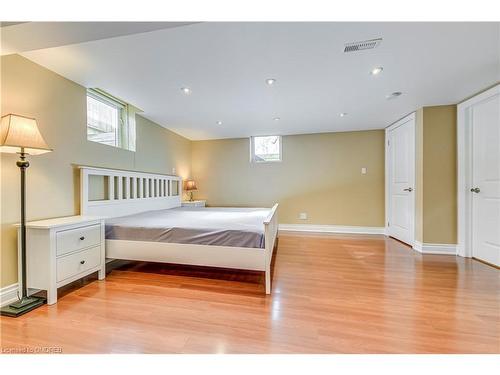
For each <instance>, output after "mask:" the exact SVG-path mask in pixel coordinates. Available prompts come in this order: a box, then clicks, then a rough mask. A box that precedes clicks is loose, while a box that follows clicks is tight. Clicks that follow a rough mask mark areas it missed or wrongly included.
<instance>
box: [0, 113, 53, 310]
mask: <svg viewBox="0 0 500 375" xmlns="http://www.w3.org/2000/svg"><path fill="white" fill-rule="evenodd" d="M50 151H52V150H51V149H50V148H49V147H48V146H47V143H45V141H44V139H43V137H42V135H41V134H40V131H39V130H38V126H37V123H36V120H35V119H33V118H29V117H24V116H19V115H12V114H9V115H6V116H3V117H2V120H1V123H0V152H6V153H17V154H19V160H18V161H17V163H16V165H17V166H18V167H19V169H20V171H21V225H20V228H19V235H20V244H21V268H22V269H21V275H22V280H21V282H22V293H21V296H19V300H18V301H16V302H14V303H11V304H10V305H8V306H5V307H3V308H2V309H1V310H0V311H1V315H7V316H14V317H17V316H20V315H22V314H25V313H27V312H28V311H31V310H33V309H35V308H37V307H38V306H40V305H42V304H43V303H44V302H45V298H40V297H31V296H28V286H27V283H26V169H27V168H28V167H29V165H30V163H29V162H28V161H27V160H26V156H27V155H40V154H44V153H46V152H50Z"/></svg>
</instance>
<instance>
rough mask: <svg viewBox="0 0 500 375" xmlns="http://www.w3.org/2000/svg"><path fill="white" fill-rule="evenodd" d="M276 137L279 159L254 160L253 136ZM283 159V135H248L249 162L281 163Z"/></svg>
mask: <svg viewBox="0 0 500 375" xmlns="http://www.w3.org/2000/svg"><path fill="white" fill-rule="evenodd" d="M265 137H278V142H279V159H277V160H256V159H255V147H254V146H255V138H265ZM282 161H283V137H282V136H281V135H255V136H251V137H250V163H256V164H266V163H281V162H282Z"/></svg>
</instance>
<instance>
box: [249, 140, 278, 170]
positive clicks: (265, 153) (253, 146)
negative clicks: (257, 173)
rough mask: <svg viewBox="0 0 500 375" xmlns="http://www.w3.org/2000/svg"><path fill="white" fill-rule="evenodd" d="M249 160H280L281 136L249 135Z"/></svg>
mask: <svg viewBox="0 0 500 375" xmlns="http://www.w3.org/2000/svg"><path fill="white" fill-rule="evenodd" d="M250 161H251V162H253V163H269V162H276V161H281V136H279V135H269V136H265V137H250Z"/></svg>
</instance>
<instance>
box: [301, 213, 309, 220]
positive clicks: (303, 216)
mask: <svg viewBox="0 0 500 375" xmlns="http://www.w3.org/2000/svg"><path fill="white" fill-rule="evenodd" d="M299 220H307V212H301V213H300V214H299Z"/></svg>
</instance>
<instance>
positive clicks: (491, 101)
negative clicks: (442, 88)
mask: <svg viewBox="0 0 500 375" xmlns="http://www.w3.org/2000/svg"><path fill="white" fill-rule="evenodd" d="M471 125H472V182H471V192H470V194H471V195H472V255H473V257H475V258H478V259H481V260H484V261H485V262H488V263H490V264H494V265H496V266H500V95H499V94H496V95H494V96H492V97H490V98H488V99H486V100H485V101H482V102H480V103H477V104H476V105H474V106H473V107H472V111H471Z"/></svg>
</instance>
